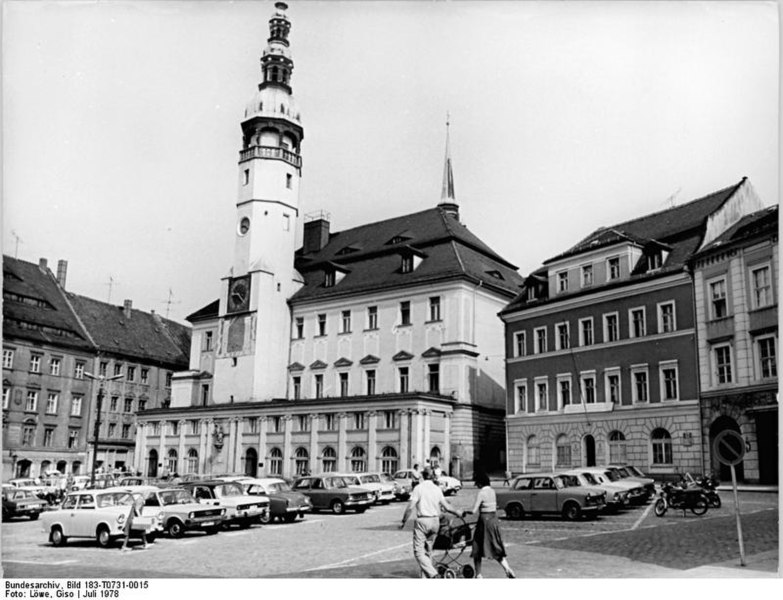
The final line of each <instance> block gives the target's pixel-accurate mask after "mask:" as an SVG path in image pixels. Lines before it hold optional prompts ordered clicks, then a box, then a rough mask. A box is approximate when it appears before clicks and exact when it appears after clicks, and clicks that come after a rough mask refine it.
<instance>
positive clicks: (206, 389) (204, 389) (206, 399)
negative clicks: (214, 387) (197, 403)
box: [201, 383, 209, 406]
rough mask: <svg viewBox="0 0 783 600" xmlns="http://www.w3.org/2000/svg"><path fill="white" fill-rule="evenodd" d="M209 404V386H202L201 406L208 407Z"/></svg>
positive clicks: (205, 384) (204, 384)
mask: <svg viewBox="0 0 783 600" xmlns="http://www.w3.org/2000/svg"><path fill="white" fill-rule="evenodd" d="M208 404H209V384H208V383H202V384H201V406H207V405H208Z"/></svg>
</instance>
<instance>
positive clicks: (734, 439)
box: [712, 429, 745, 466]
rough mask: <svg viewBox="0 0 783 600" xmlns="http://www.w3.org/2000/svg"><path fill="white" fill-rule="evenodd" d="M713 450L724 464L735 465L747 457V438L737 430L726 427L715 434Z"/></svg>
mask: <svg viewBox="0 0 783 600" xmlns="http://www.w3.org/2000/svg"><path fill="white" fill-rule="evenodd" d="M712 451H713V452H714V453H715V457H716V458H717V459H718V460H719V461H720V462H722V463H723V464H724V465H729V466H734V465H736V464H739V463H741V462H742V459H743V458H745V440H744V439H743V437H742V436H741V435H740V434H739V433H737V432H736V431H733V430H731V429H726V430H724V431H721V432H720V433H719V434H718V435H717V436H715V441H714V442H712Z"/></svg>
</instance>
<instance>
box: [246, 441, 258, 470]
mask: <svg viewBox="0 0 783 600" xmlns="http://www.w3.org/2000/svg"><path fill="white" fill-rule="evenodd" d="M257 473H258V452H256V449H255V448H248V449H247V451H246V452H245V475H247V476H248V477H255V476H256V474H257Z"/></svg>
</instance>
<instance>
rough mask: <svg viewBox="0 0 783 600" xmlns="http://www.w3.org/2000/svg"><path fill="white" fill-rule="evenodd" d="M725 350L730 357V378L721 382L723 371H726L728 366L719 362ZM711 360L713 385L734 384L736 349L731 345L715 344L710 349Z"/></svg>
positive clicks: (728, 372)
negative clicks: (720, 355)
mask: <svg viewBox="0 0 783 600" xmlns="http://www.w3.org/2000/svg"><path fill="white" fill-rule="evenodd" d="M723 350H726V351H727V357H728V371H727V374H728V378H726V380H725V381H721V369H724V370H725V369H726V366H727V365H726V364H725V363H721V362H720V361H719V354H721V353H722V352H721V351H723ZM710 358H711V363H712V365H711V366H712V375H713V384H714V385H716V386H721V385H731V384H733V383H734V348H733V347H732V345H731V344H715V345H713V346H712V348H710Z"/></svg>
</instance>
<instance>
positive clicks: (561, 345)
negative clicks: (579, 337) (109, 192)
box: [555, 323, 571, 350]
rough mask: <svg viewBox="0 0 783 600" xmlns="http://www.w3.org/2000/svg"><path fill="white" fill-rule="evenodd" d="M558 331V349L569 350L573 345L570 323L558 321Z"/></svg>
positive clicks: (556, 339) (556, 340) (556, 327)
mask: <svg viewBox="0 0 783 600" xmlns="http://www.w3.org/2000/svg"><path fill="white" fill-rule="evenodd" d="M555 330H556V331H557V337H556V338H555V342H556V343H557V350H567V349H568V348H570V347H571V337H570V333H569V331H568V323H558V324H557V325H555Z"/></svg>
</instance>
